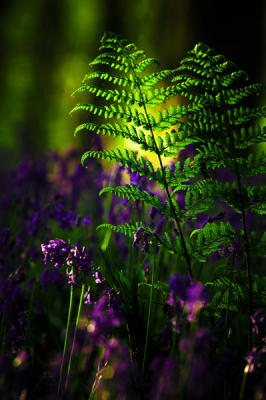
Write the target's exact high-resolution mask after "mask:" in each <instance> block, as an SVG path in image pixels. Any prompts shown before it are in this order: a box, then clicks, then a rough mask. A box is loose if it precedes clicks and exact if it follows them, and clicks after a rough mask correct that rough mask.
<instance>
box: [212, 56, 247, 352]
mask: <svg viewBox="0 0 266 400" xmlns="http://www.w3.org/2000/svg"><path fill="white" fill-rule="evenodd" d="M209 62H210V65H212V59H211V57H209ZM212 71H213V74H215V69H214V68H213V67H212ZM216 79H217V81H218V82H219V83H220V79H219V76H218V75H217V74H216ZM220 87H221V90H220V92H221V93H222V90H223V87H222V86H220ZM221 96H222V97H221V99H222V100H221V101H222V103H221V105H222V106H221V108H222V112H223V115H224V117H225V125H226V128H227V132H228V134H229V137H230V141H231V147H232V154H231V155H232V156H233V161H234V167H235V176H236V179H237V186H238V195H239V203H240V209H241V214H242V226H243V231H244V239H245V252H246V271H247V286H248V298H249V329H248V352H250V351H251V348H252V321H251V318H250V316H251V315H252V314H253V311H252V308H253V300H252V284H251V272H250V271H251V262H250V251H249V246H248V234H247V227H246V216H245V207H244V201H243V196H242V191H241V182H240V173H239V169H238V164H237V158H236V148H235V142H234V137H233V135H232V131H231V125H230V123H229V120H228V115H227V112H226V109H225V107H224V104H225V102H224V98H223V95H221Z"/></svg>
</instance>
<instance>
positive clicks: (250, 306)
mask: <svg viewBox="0 0 266 400" xmlns="http://www.w3.org/2000/svg"><path fill="white" fill-rule="evenodd" d="M233 155H234V163H235V169H236V178H237V185H238V189H239V200H240V207H241V214H242V226H243V230H244V238H245V251H246V269H247V278H248V279H247V280H248V298H249V329H248V352H250V351H251V348H252V321H251V318H250V317H251V315H252V314H253V310H252V309H253V301H252V284H251V273H250V270H251V266H250V252H249V246H248V234H247V227H246V216H245V208H244V202H243V197H242V192H241V184H240V176H239V171H238V166H237V162H236V155H235V146H234V143H233Z"/></svg>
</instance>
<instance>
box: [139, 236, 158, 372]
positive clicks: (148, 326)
mask: <svg viewBox="0 0 266 400" xmlns="http://www.w3.org/2000/svg"><path fill="white" fill-rule="evenodd" d="M152 242H153V266H152V282H151V293H150V304H149V311H148V322H147V331H146V341H145V349H144V357H143V364H142V372H144V371H145V368H146V362H147V353H148V342H149V335H150V325H151V318H152V303H153V294H154V278H155V276H154V273H155V244H154V241H152Z"/></svg>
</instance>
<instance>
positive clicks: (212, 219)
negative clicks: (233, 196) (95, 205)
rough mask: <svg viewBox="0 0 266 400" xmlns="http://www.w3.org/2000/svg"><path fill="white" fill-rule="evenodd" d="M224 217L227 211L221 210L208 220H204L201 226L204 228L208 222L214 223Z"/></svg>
mask: <svg viewBox="0 0 266 400" xmlns="http://www.w3.org/2000/svg"><path fill="white" fill-rule="evenodd" d="M224 217H225V211H221V212H219V213H218V214H216V215H215V216H214V217H208V218H207V219H206V221H204V222H203V224H202V225H201V228H204V226H205V225H207V224H208V223H213V222H214V221H218V220H220V219H224Z"/></svg>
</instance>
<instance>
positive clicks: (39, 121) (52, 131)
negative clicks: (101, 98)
mask: <svg viewBox="0 0 266 400" xmlns="http://www.w3.org/2000/svg"><path fill="white" fill-rule="evenodd" d="M0 4H1V5H0V30H1V34H0V42H1V43H0V60H1V63H0V91H1V96H0V102H1V104H0V168H1V173H4V172H5V171H7V170H9V169H10V168H11V167H12V166H14V165H15V164H16V163H18V162H19V161H20V160H21V159H23V158H25V157H31V158H34V159H38V158H39V156H40V155H41V153H42V152H43V150H56V151H59V152H65V151H66V150H67V149H69V148H70V147H73V146H75V147H78V148H80V149H82V151H84V152H85V151H86V150H88V149H89V148H88V146H89V143H90V141H89V135H90V132H87V131H84V132H80V133H78V135H77V137H74V134H73V133H74V130H75V128H76V126H77V125H78V124H79V123H81V122H85V121H84V118H83V120H80V119H79V118H80V115H78V114H79V113H75V114H74V115H73V117H70V116H69V112H70V110H71V109H72V108H73V107H74V106H75V105H76V103H77V102H78V101H79V99H78V98H77V96H76V97H75V98H72V97H71V94H72V93H73V91H74V90H75V89H77V88H78V87H80V86H81V81H82V79H83V77H84V75H85V74H86V73H87V72H89V67H88V63H89V62H90V61H92V60H93V59H94V58H95V57H96V56H97V55H98V48H99V42H100V39H101V37H102V36H103V34H104V32H108V31H113V32H115V33H118V34H120V35H121V36H122V37H123V38H126V39H128V41H129V42H131V43H132V42H133V43H136V44H137V46H138V49H139V50H144V51H145V52H146V55H147V57H156V58H157V59H159V61H160V63H161V64H160V68H161V69H171V68H176V67H178V66H179V63H180V61H181V60H182V58H184V57H185V56H186V53H187V51H188V50H192V49H193V47H194V46H195V44H196V43H198V42H200V41H202V42H204V43H206V44H208V45H209V46H211V47H213V48H214V49H215V50H216V51H217V53H220V54H224V55H225V56H226V57H227V59H228V60H232V61H234V62H236V63H237V64H238V66H239V67H240V68H241V69H244V70H246V71H247V72H248V73H249V76H250V83H258V82H263V83H266V55H265V49H266V2H265V1H263V0H255V1H253V2H252V3H244V2H238V1H228V0H226V1H223V2H214V1H213V0H141V1H140V0H124V1H123V0H75V1H72V0H38V1H35V0H24V1H21V0H2V2H1V3H0ZM255 102H257V103H256V104H255V106H263V105H266V96H265V94H261V95H260V96H258V97H257V98H256V99H255ZM264 123H265V121H264Z"/></svg>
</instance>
